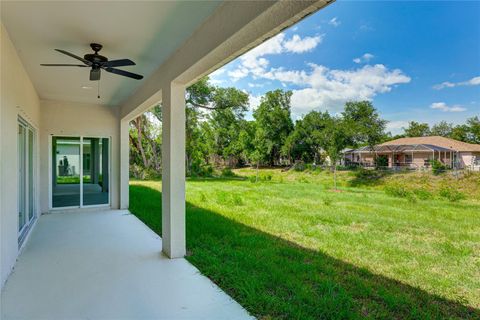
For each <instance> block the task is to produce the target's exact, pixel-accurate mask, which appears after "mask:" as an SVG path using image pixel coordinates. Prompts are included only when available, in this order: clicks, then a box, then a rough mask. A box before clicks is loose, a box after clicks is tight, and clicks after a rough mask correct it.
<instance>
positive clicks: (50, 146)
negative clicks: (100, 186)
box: [48, 134, 112, 211]
mask: <svg viewBox="0 0 480 320" xmlns="http://www.w3.org/2000/svg"><path fill="white" fill-rule="evenodd" d="M56 137H65V138H79V139H80V160H79V165H80V172H79V174H80V184H79V186H80V205H79V206H68V207H53V181H52V178H53V175H52V174H53V171H52V168H53V162H52V161H54V159H53V157H52V152H53V138H56ZM84 138H98V139H108V203H104V204H93V205H84V204H83V139H84ZM55 161H56V160H55ZM111 182H112V137H108V136H96V135H81V136H80V135H68V134H50V136H49V138H48V209H49V211H61V210H66V209H67V210H68V209H83V208H108V207H110V206H111V202H112V201H111V199H112V193H111V190H112V188H111V186H112V184H111Z"/></svg>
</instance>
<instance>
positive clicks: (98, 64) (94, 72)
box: [41, 43, 143, 81]
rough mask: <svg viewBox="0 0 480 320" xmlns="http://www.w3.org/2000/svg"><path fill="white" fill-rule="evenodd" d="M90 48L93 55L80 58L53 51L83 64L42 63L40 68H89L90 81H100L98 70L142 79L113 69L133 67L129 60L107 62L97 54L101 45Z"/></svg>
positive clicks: (59, 50) (130, 73)
mask: <svg viewBox="0 0 480 320" xmlns="http://www.w3.org/2000/svg"><path fill="white" fill-rule="evenodd" d="M90 47H91V48H92V50H93V51H94V52H95V53H87V54H86V55H84V56H83V58H82V57H79V56H77V55H74V54H73V53H70V52H68V51H65V50H61V49H55V50H56V51H58V52H60V53H63V54H66V55H67V56H70V57H72V58H75V59H77V60H80V61H81V62H83V63H84V64H48V63H42V64H41V66H47V67H82V68H86V67H90V68H91V69H90V80H91V81H98V80H100V70H102V69H103V70H105V71H107V72H110V73H114V74H118V75H121V76H124V77H128V78H132V79H136V80H140V79H143V76H142V75H139V74H136V73H132V72H128V71H125V70H121V69H116V68H115V67H124V66H133V65H135V62H133V61H132V60H130V59H120V60H110V61H109V60H108V59H107V57H104V56H102V55H99V54H98V51H100V50H102V47H103V46H102V45H101V44H98V43H91V44H90Z"/></svg>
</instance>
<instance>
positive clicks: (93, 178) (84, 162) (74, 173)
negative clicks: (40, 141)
mask: <svg viewBox="0 0 480 320" xmlns="http://www.w3.org/2000/svg"><path fill="white" fill-rule="evenodd" d="M52 159H53V161H52V208H78V207H85V206H98V205H108V204H109V203H110V201H109V199H110V197H109V160H110V159H109V138H99V137H55V136H54V137H52Z"/></svg>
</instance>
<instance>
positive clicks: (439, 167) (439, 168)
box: [430, 160, 447, 175]
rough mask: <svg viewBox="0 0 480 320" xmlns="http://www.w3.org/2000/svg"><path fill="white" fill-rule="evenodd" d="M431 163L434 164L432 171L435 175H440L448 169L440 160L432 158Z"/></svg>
mask: <svg viewBox="0 0 480 320" xmlns="http://www.w3.org/2000/svg"><path fill="white" fill-rule="evenodd" d="M430 165H431V166H432V173H433V174H434V175H439V174H441V173H443V172H445V170H447V167H446V166H445V165H444V164H443V163H441V162H440V161H438V160H430Z"/></svg>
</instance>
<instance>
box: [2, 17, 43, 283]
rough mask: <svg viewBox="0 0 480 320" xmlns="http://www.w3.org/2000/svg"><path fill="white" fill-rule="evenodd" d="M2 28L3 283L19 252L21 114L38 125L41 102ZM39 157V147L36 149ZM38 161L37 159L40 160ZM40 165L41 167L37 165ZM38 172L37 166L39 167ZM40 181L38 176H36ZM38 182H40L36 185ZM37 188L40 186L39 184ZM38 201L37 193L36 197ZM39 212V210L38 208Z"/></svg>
mask: <svg viewBox="0 0 480 320" xmlns="http://www.w3.org/2000/svg"><path fill="white" fill-rule="evenodd" d="M0 29H1V59H0V61H1V62H0V68H1V92H0V97H1V100H0V123H1V125H0V132H1V134H0V141H1V142H0V144H1V147H0V150H1V154H0V160H1V161H0V163H1V167H0V185H1V192H0V208H1V211H0V228H1V236H0V238H1V239H0V240H1V264H0V265H1V285H2V286H3V283H4V282H5V280H6V279H7V277H8V275H9V274H10V271H11V270H12V267H13V265H14V264H15V260H16V258H17V254H18V249H19V248H18V213H17V211H18V208H17V207H18V202H17V201H18V200H17V199H18V176H17V172H18V166H17V163H18V150H17V147H18V146H17V132H18V116H21V117H22V118H23V119H24V120H26V121H27V122H29V123H30V125H32V126H33V127H34V128H36V129H37V139H38V128H39V123H40V103H39V98H38V95H37V92H36V91H35V89H34V87H33V84H32V82H31V81H30V79H29V77H28V75H27V73H26V71H25V69H24V67H23V65H22V63H21V61H20V59H19V57H18V55H17V52H16V50H15V47H14V46H13V43H12V42H11V40H10V37H9V35H8V33H7V31H6V29H5V28H4V27H3V25H1V24H0ZM35 151H36V152H35V153H36V155H37V158H38V148H37V150H35ZM37 164H38V161H37ZM37 169H38V168H37ZM37 172H38V170H37ZM37 183H38V179H37ZM37 186H38V185H37ZM37 190H38V188H37ZM37 204H38V197H37ZM36 208H37V209H38V208H39V206H38V205H37V206H36ZM37 213H38V212H37Z"/></svg>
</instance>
